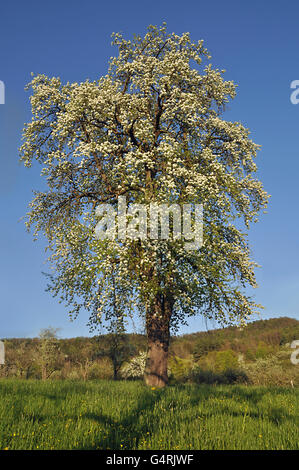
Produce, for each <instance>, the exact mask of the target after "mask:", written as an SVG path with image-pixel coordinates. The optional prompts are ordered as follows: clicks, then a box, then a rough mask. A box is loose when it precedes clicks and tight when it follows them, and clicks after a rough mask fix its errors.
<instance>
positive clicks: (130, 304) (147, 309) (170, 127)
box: [21, 24, 268, 387]
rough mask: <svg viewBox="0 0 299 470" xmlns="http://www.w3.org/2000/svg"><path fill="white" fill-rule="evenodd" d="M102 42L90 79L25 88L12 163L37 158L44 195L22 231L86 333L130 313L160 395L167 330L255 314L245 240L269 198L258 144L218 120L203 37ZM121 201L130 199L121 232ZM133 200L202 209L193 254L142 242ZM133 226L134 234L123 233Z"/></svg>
mask: <svg viewBox="0 0 299 470" xmlns="http://www.w3.org/2000/svg"><path fill="white" fill-rule="evenodd" d="M113 44H114V45H115V46H117V48H118V56H117V57H115V58H113V59H112V60H111V62H110V66H109V70H108V73H107V75H105V76H104V77H102V78H100V79H99V80H96V81H93V82H90V81H89V80H87V81H86V82H84V83H80V84H78V83H73V84H71V83H67V84H65V85H63V84H62V83H61V80H60V79H59V78H48V77H47V76H45V75H38V76H36V77H34V78H33V80H32V82H31V84H30V85H29V87H31V89H32V91H33V96H32V97H31V105H32V114H33V119H32V121H31V122H30V123H29V124H27V126H26V128H25V130H24V144H23V145H22V148H21V160H22V161H23V162H24V164H25V165H26V166H28V167H29V166H31V164H32V161H33V159H36V160H37V161H38V162H39V163H41V165H42V166H43V169H42V175H44V176H45V177H46V178H47V183H48V191H44V192H43V191H41V192H36V193H35V197H34V199H33V201H32V202H31V204H30V211H29V214H28V221H27V227H28V229H29V228H30V227H31V226H35V235H37V234H38V233H39V232H42V233H43V234H44V235H45V236H46V237H47V238H48V240H49V249H50V250H51V252H52V255H51V256H50V259H49V260H50V262H51V263H52V264H53V268H54V269H55V274H54V275H53V276H50V284H49V290H50V291H51V292H52V293H53V294H54V295H57V294H58V293H59V294H60V296H61V297H62V299H65V300H66V302H67V303H68V305H72V307H71V310H70V313H71V314H72V315H74V316H76V315H77V314H78V313H79V311H80V309H81V308H85V309H87V310H88V311H89V312H90V325H91V326H94V325H98V324H99V323H100V322H102V321H105V320H109V319H111V312H113V302H114V301H113V302H111V299H112V298H114V300H115V302H116V303H117V308H118V310H119V311H120V312H122V315H123V316H124V317H125V316H127V315H128V314H131V313H132V312H133V311H134V310H136V311H138V313H139V314H140V315H141V317H142V319H143V321H144V324H145V327H146V334H147V340H148V359H147V367H146V372H145V380H146V383H147V384H149V385H151V386H159V387H160V386H161V387H162V386H164V385H165V384H166V383H167V380H168V378H167V359H168V349H169V339H170V330H171V328H172V329H175V328H177V327H178V325H179V324H180V323H181V322H185V321H186V319H188V318H189V317H190V316H194V315H198V314H200V315H204V316H205V317H207V318H209V319H212V318H213V319H215V320H216V321H218V322H219V323H221V324H227V323H228V324H233V323H237V324H239V323H244V322H246V321H247V319H248V318H250V316H251V315H252V313H255V311H256V308H258V307H259V306H258V305H256V304H255V302H254V301H253V300H252V299H251V298H250V297H248V296H247V295H246V294H245V293H244V287H246V285H248V284H249V285H250V286H252V287H256V280H255V275H254V268H255V266H256V264H255V263H254V262H253V261H251V259H250V252H249V247H248V243H247V240H246V239H247V229H248V228H249V225H250V223H251V222H256V221H257V220H258V214H259V212H260V210H261V209H263V208H265V207H266V205H267V201H268V195H267V194H266V192H265V191H264V190H263V187H262V184H261V183H260V181H258V180H257V179H256V178H255V177H254V174H255V172H256V170H257V167H256V164H255V161H254V159H255V157H256V153H257V150H258V148H259V146H258V145H256V144H255V143H254V142H252V140H251V139H250V138H249V131H248V130H247V129H246V128H245V127H244V126H242V124H240V123H239V122H230V121H227V120H224V119H223V117H221V115H222V114H223V112H224V110H225V107H226V104H227V103H228V102H229V101H230V99H232V98H234V96H235V85H234V83H233V82H232V81H225V80H224V79H223V73H224V71H220V70H217V69H213V67H212V65H211V64H210V63H208V61H209V60H210V56H209V55H208V52H207V50H206V49H205V47H204V45H203V41H198V42H196V43H194V42H192V41H191V40H190V35H189V34H188V33H184V34H182V35H181V36H179V35H176V34H175V33H172V34H167V32H166V26H165V24H163V25H162V27H160V28H158V27H156V26H149V28H148V31H147V33H146V35H145V36H144V38H142V37H140V36H134V38H133V40H125V39H124V38H123V37H122V36H121V35H120V34H114V40H113ZM107 203H109V204H110V206H109V207H113V212H110V216H105V217H106V225H107V226H109V227H110V226H111V227H112V229H111V230H110V232H109V233H107V238H104V239H98V238H97V237H96V235H95V228H96V226H97V223H98V218H99V215H97V214H98V212H97V211H95V209H96V208H97V207H100V208H102V209H103V208H104V209H105V207H106V212H109V211H108V208H107V206H103V204H107ZM126 203H127V204H131V205H132V204H135V206H134V210H133V206H132V207H131V210H130V211H129V210H128V211H129V212H130V214H131V221H130V230H127V229H128V226H129V225H127V224H126V217H125V216H123V214H124V213H125V212H126V211H125V210H124V206H125V205H126ZM136 204H137V206H136ZM140 204H142V205H145V206H146V207H156V206H157V205H160V204H166V206H168V207H170V206H172V205H173V204H176V205H178V206H179V207H181V205H182V204H188V205H189V207H191V206H194V205H195V204H198V205H201V204H202V205H203V207H204V213H203V239H204V245H203V247H202V248H201V249H200V250H198V249H195V250H186V247H185V240H184V236H180V234H179V237H174V236H172V237H164V238H163V237H162V238H163V239H161V236H159V235H161V230H160V229H161V223H160V225H159V223H158V227H160V229H157V231H156V232H155V231H154V235H153V236H152V237H149V233H150V230H149V226H146V216H144V213H143V212H142V209H140V207H141V206H140ZM138 205H139V206H138ZM120 207H121V210H118V209H120ZM138 207H139V209H138ZM134 211H135V212H134ZM140 211H141V212H140ZM178 211H180V209H178ZM117 212H118V216H117V223H118V231H117V238H116V236H115V235H116V231H115V230H114V229H113V227H114V226H113V221H114V220H115V218H114V215H113V216H111V213H112V214H115V213H117ZM141 213H142V214H143V215H142V217H141ZM134 214H135V216H137V214H138V217H135V222H134V220H133V221H132V217H133V219H134ZM240 218H242V219H243V221H244V222H245V225H244V227H245V228H244V230H241V229H240V228H238V227H237V226H236V223H235V222H236V221H238V222H239V219H240ZM170 219H171V217H170ZM140 224H141V225H142V224H143V225H142V227H143V228H144V227H145V230H144V231H142V230H140ZM170 225H171V222H170ZM238 225H239V224H238ZM137 226H139V238H138V239H137V240H136V239H132V237H130V236H127V235H128V234H130V233H132V230H133V232H134V230H135V232H136V230H137V228H136V227H137ZM134 227H135V228H134ZM135 232H134V233H135ZM137 232H138V230H137ZM181 235H182V234H181ZM112 293H113V295H112Z"/></svg>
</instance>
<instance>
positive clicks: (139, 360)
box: [120, 351, 147, 379]
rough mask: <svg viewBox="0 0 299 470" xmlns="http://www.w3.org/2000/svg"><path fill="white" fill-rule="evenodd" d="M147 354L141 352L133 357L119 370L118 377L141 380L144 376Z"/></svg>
mask: <svg viewBox="0 0 299 470" xmlns="http://www.w3.org/2000/svg"><path fill="white" fill-rule="evenodd" d="M146 357H147V353H146V352H145V351H142V352H140V353H139V355H138V356H135V357H133V359H131V360H130V362H128V363H127V364H125V365H124V366H123V367H122V369H121V370H120V376H121V377H122V378H124V379H141V378H142V377H143V376H144V371H145V365H146Z"/></svg>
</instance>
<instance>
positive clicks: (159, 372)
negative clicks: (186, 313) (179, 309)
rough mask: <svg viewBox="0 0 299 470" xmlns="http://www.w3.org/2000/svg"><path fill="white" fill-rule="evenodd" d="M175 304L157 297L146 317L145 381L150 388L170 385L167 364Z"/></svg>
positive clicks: (163, 297) (167, 299)
mask: <svg viewBox="0 0 299 470" xmlns="http://www.w3.org/2000/svg"><path fill="white" fill-rule="evenodd" d="M172 306H173V302H172V301H171V300H170V299H169V298H167V297H166V296H164V295H159V296H157V297H156V299H155V302H154V305H153V307H152V308H150V309H149V310H148V312H147V315H146V330H147V340H148V353H147V361H146V367H145V375H144V380H145V383H146V384H147V385H148V386H150V387H157V388H161V387H165V385H167V383H168V374H167V364H168V349H169V339H170V331H169V327H170V318H171V313H172Z"/></svg>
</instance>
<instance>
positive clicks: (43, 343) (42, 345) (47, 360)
mask: <svg viewBox="0 0 299 470" xmlns="http://www.w3.org/2000/svg"><path fill="white" fill-rule="evenodd" d="M58 331H59V329H58V328H51V327H49V328H43V329H42V330H41V331H40V333H39V343H38V347H37V349H36V351H35V354H34V360H35V362H36V364H37V365H38V366H39V368H40V371H41V378H42V380H47V379H48V378H49V377H50V376H51V375H52V374H53V372H54V371H55V370H57V369H58V368H59V366H60V365H61V363H60V362H61V360H62V357H61V353H60V348H59V342H58V340H57V332H58Z"/></svg>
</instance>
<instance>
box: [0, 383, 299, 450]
mask: <svg viewBox="0 0 299 470" xmlns="http://www.w3.org/2000/svg"><path fill="white" fill-rule="evenodd" d="M298 424H299V389H298V388H283V387H258V386H246V385H206V384H203V385H196V384H176V385H170V386H168V387H167V388H164V389H150V388H147V387H146V386H145V385H144V384H143V383H142V382H141V381H110V380H106V381H105V380H99V381H86V382H83V381H70V380H65V381H38V380H16V379H1V380H0V449H1V450H21V449H24V450H34V449H37V450H51V449H52V450H59V449H66V450H71V449H84V450H91V449H95V450H96V449H97V450H101V449H103V450H104V449H113V450H121V449H129V450H137V449H138V450H143V449H150V450H159V449H161V450H177V449H178V450H189V449H192V450H195V449H198V450H201V449H207V450H208V449H209V450H210V449H211V450H215V449H217V450H253V449H261V450H295V449H296V450H298V448H299V426H298Z"/></svg>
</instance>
